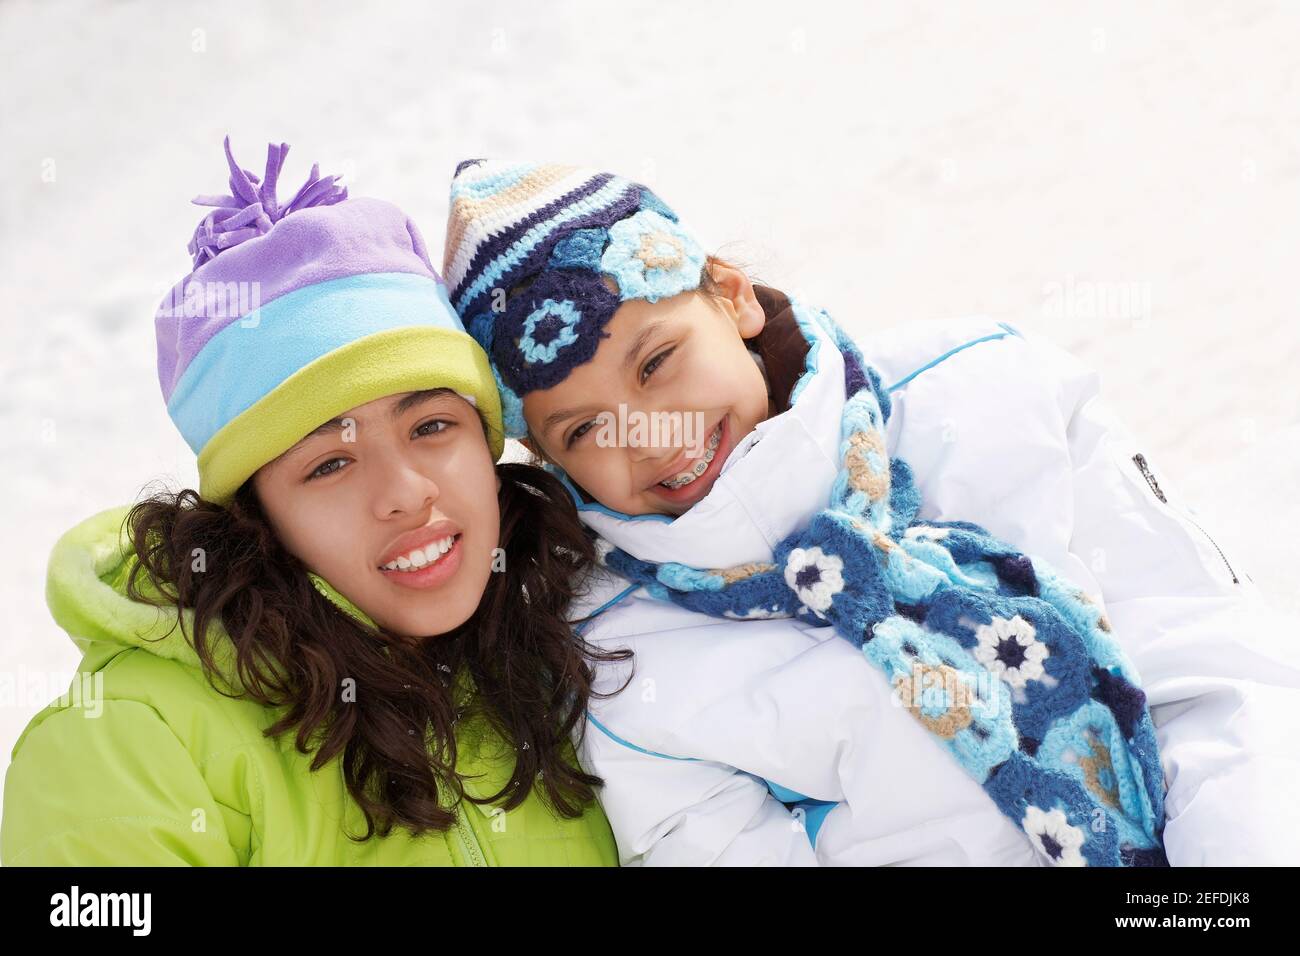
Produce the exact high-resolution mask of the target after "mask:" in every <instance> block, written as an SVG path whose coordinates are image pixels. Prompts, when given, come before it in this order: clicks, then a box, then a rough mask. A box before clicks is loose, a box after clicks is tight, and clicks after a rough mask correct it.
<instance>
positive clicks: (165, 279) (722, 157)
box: [0, 0, 1300, 770]
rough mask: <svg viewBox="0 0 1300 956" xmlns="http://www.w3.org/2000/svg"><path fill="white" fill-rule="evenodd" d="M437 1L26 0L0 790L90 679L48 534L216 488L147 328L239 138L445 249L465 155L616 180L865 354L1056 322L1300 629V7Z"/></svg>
mask: <svg viewBox="0 0 1300 956" xmlns="http://www.w3.org/2000/svg"><path fill="white" fill-rule="evenodd" d="M434 6H435V5H434V4H429V3H404V4H398V5H391V6H386V5H381V4H378V3H371V4H353V3H348V4H344V3H338V4H315V3H313V4H306V3H285V2H279V3H275V4H264V5H254V4H237V3H223V4H220V5H218V4H185V3H167V4H163V3H158V4H144V3H114V4H111V5H109V4H102V5H98V6H91V5H85V4H65V3H59V2H44V3H40V4H36V3H30V2H28V3H22V2H14V0H0V183H2V184H3V185H0V290H3V299H2V300H0V302H2V305H0V380H2V381H3V390H2V391H0V433H2V434H3V435H4V447H5V449H6V455H5V458H6V464H7V466H8V467H7V470H6V472H5V478H4V493H3V495H0V527H3V528H4V542H5V547H4V550H3V557H2V558H0V561H3V566H2V568H0V600H2V601H3V606H4V608H5V613H6V618H7V621H8V633H7V634H6V637H5V640H4V641H3V644H2V645H0V648H2V649H0V678H3V679H5V680H7V681H8V682H9V685H8V686H9V689H10V692H9V696H8V697H6V698H5V699H4V701H3V703H2V704H0V770H3V768H4V767H5V766H7V763H8V756H9V750H10V747H11V746H12V742H13V740H14V739H15V738H16V737H17V735H18V733H19V731H20V730H21V728H22V727H23V725H24V724H25V723H26V721H27V720H28V718H29V717H30V715H31V714H32V713H34V712H35V711H36V710H38V709H39V708H40V707H41V706H42V705H43V704H44V703H46V702H47V700H48V699H49V698H51V697H54V696H57V695H58V694H59V693H61V692H62V691H63V690H64V689H65V688H66V686H67V674H69V673H70V672H71V670H72V669H73V668H74V667H75V665H76V662H77V659H78V655H77V654H76V652H75V650H74V648H73V646H72V644H71V642H69V641H68V639H67V638H66V636H65V635H63V633H62V632H61V631H59V630H58V629H56V628H55V626H54V625H53V623H52V622H51V621H50V619H49V616H48V614H47V612H46V610H45V607H44V603H43V597H42V590H43V582H44V573H45V560H46V557H47V555H48V553H49V549H50V547H51V545H52V544H53V542H54V540H55V539H56V537H57V536H58V535H59V534H60V533H61V532H62V531H63V530H65V529H66V528H68V527H69V526H70V525H72V524H73V523H75V522H76V521H78V520H79V519H81V518H83V517H86V516H87V515H89V514H91V513H93V512H95V511H97V510H100V509H102V508H105V507H109V506H111V505H114V504H118V503H123V502H126V501H129V500H131V499H132V498H134V497H135V496H136V495H137V494H138V492H139V491H140V489H141V487H142V486H143V485H144V484H145V483H146V482H147V481H149V480H150V479H153V478H157V477H165V478H168V479H170V480H172V481H174V482H186V483H190V482H192V481H193V479H194V468H193V463H192V456H191V455H190V453H189V451H188V449H187V448H186V447H185V445H184V444H183V443H182V442H181V440H180V438H179V437H178V436H177V435H176V433H175V431H174V429H173V428H172V426H171V424H170V422H169V420H168V419H167V417H166V414H165V412H164V408H163V404H162V401H161V398H160V394H159V389H158V384H157V379H156V376H155V371H154V351H153V348H154V346H153V328H152V322H151V321H150V319H151V316H152V312H153V309H154V307H155V305H156V304H157V302H158V300H159V299H160V298H161V297H162V293H163V291H164V290H165V289H166V288H167V287H168V286H170V285H171V283H172V282H174V281H175V280H177V279H179V278H180V277H181V276H182V275H184V273H185V272H186V271H187V267H188V262H189V260H188V256H187V255H186V253H185V243H186V241H187V239H188V237H189V234H190V232H191V230H192V229H193V226H194V224H195V222H196V221H197V219H198V218H199V215H200V213H199V211H198V209H197V208H196V207H191V206H189V205H188V200H189V199H190V198H191V197H192V196H193V195H195V194H197V193H212V192H218V191H221V190H222V189H223V187H224V183H225V173H224V171H223V170H224V163H223V159H222V156H221V152H220V144H221V138H222V136H223V135H224V134H225V133H226V132H229V133H230V134H231V135H232V138H233V141H234V144H235V147H236V155H237V156H239V157H240V158H241V160H242V162H243V163H244V165H246V166H249V167H251V168H254V169H260V168H261V164H262V161H263V157H264V155H265V145H266V143H267V141H269V140H276V141H285V142H288V143H290V144H292V145H293V152H292V153H291V154H290V157H289V162H288V166H287V168H286V171H285V173H284V176H283V177H282V178H283V179H284V181H285V183H284V184H285V186H286V187H287V186H289V184H292V185H293V187H294V188H296V185H297V183H298V182H300V181H301V177H302V176H303V175H304V174H305V172H306V170H307V168H308V167H309V166H310V164H311V161H312V160H319V161H320V162H321V164H322V169H323V170H324V171H325V172H339V171H343V172H346V173H347V174H348V178H349V181H350V183H351V184H352V189H353V192H354V193H356V194H369V195H375V196H380V197H383V198H386V199H389V200H392V201H394V202H397V203H398V204H399V205H401V206H402V207H403V208H404V209H406V210H407V212H408V213H410V214H411V215H412V216H413V217H414V218H415V219H416V220H417V222H419V223H422V224H423V225H424V232H425V234H426V237H427V238H428V239H429V241H430V244H431V246H434V247H437V248H440V247H441V236H442V228H443V227H442V223H443V216H444V214H445V212H446V200H447V185H448V180H449V177H450V175H451V172H452V170H453V168H454V166H455V164H456V162H457V161H458V160H460V159H463V158H467V157H472V156H497V157H519V158H547V159H559V160H566V161H573V162H578V163H582V164H584V165H594V166H599V167H602V168H606V169H611V170H617V171H619V172H621V173H624V174H626V175H628V176H631V177H633V178H637V179H640V180H642V181H645V182H648V183H651V184H653V185H654V186H655V187H656V189H657V190H658V191H659V192H660V194H661V195H663V196H664V197H665V198H666V199H667V200H668V201H669V202H670V203H671V204H673V205H674V207H676V208H677V209H678V210H679V211H681V212H682V213H683V215H684V218H685V219H686V221H687V222H689V223H691V224H692V225H693V226H694V227H695V229H696V231H697V232H698V233H699V234H700V235H701V236H702V237H703V238H705V239H706V240H707V241H708V242H710V243H712V244H714V247H715V248H718V247H721V251H722V252H724V253H728V252H729V253H732V254H735V255H739V257H740V258H741V259H742V261H745V262H747V263H749V264H750V265H751V266H753V267H754V270H755V271H756V272H757V274H758V275H759V276H761V277H762V278H764V279H765V280H766V281H768V282H770V283H772V284H776V285H780V286H784V287H787V288H790V289H793V290H800V291H802V292H803V293H804V294H805V295H808V296H809V297H810V298H815V299H816V300H817V301H818V302H820V303H821V304H824V305H825V306H826V307H827V308H828V309H829V310H830V311H831V312H832V314H834V315H835V316H837V317H838V318H839V319H840V320H841V321H842V322H843V323H845V324H846V325H847V326H848V327H849V328H850V330H851V331H853V332H855V333H856V334H857V335H858V336H859V339H860V341H862V342H863V343H864V345H865V346H866V349H867V351H868V354H869V352H870V347H869V343H870V334H871V332H872V330H873V329H878V328H882V327H885V326H888V325H892V324H895V323H901V322H908V321H913V320H917V319H924V318H934V317H941V316H955V315H961V314H965V313H973V312H983V313H988V314H991V315H994V316H996V317H998V318H1000V319H1003V320H1006V321H1009V322H1012V323H1013V324H1016V325H1017V326H1019V327H1020V328H1022V329H1025V330H1027V331H1041V332H1043V333H1045V334H1047V335H1049V336H1050V337H1052V338H1053V339H1054V340H1056V341H1057V342H1059V343H1061V344H1062V345H1065V346H1067V347H1069V348H1071V349H1072V350H1074V351H1075V352H1077V354H1079V355H1080V356H1082V357H1083V358H1085V359H1086V360H1088V361H1089V362H1091V363H1092V364H1094V365H1095V366H1096V367H1097V368H1099V369H1100V370H1101V371H1102V376H1103V382H1104V386H1105V391H1106V393H1107V394H1108V395H1109V398H1110V400H1111V401H1112V402H1113V403H1114V404H1116V405H1117V406H1119V407H1120V408H1121V410H1122V412H1123V414H1124V416H1125V418H1126V419H1127V420H1128V422H1129V423H1130V424H1131V426H1132V427H1133V428H1134V430H1135V431H1136V432H1137V433H1138V434H1139V435H1141V436H1143V438H1144V441H1145V447H1146V448H1147V457H1148V458H1149V459H1150V460H1152V461H1153V462H1155V463H1156V464H1157V467H1158V468H1159V469H1160V470H1161V472H1162V474H1164V475H1167V476H1169V477H1170V479H1171V480H1170V481H1169V482H1168V483H1169V484H1170V485H1171V486H1173V487H1171V488H1170V489H1169V490H1170V491H1171V492H1172V493H1179V492H1181V497H1182V498H1183V499H1184V500H1185V501H1186V502H1189V503H1191V504H1193V506H1194V507H1195V508H1196V509H1197V512H1198V514H1199V515H1201V516H1202V518H1203V521H1202V523H1203V524H1207V526H1208V527H1211V528H1213V529H1214V531H1215V537H1216V538H1218V539H1220V544H1221V545H1224V547H1225V550H1228V551H1229V554H1230V555H1231V556H1232V557H1233V560H1234V564H1238V563H1239V564H1242V565H1243V566H1245V567H1246V568H1248V569H1249V570H1250V573H1251V575H1252V577H1253V578H1254V580H1255V581H1256V583H1258V584H1259V585H1260V586H1261V587H1263V588H1264V589H1265V590H1267V591H1270V592H1271V593H1272V594H1273V595H1274V597H1275V598H1276V599H1277V600H1278V601H1279V602H1280V603H1284V604H1286V605H1287V606H1289V607H1291V608H1293V609H1297V610H1300V584H1298V583H1297V580H1296V578H1295V577H1294V576H1293V575H1294V572H1292V571H1289V570H1287V568H1286V567H1285V565H1284V559H1287V558H1294V556H1295V550H1296V545H1295V543H1294V542H1295V540H1296V537H1297V534H1298V533H1300V499H1298V497H1297V494H1296V492H1297V491H1298V490H1300V385H1298V384H1297V371H1296V370H1297V368H1300V321H1297V318H1298V317H1297V312H1298V311H1300V310H1298V309H1297V303H1296V284H1295V279H1294V276H1295V272H1294V271H1293V270H1294V267H1295V261H1296V254H1297V240H1300V215H1298V214H1300V55H1298V54H1297V52H1296V50H1297V46H1296V37H1297V35H1298V34H1300V9H1297V8H1296V7H1294V6H1288V5H1286V4H1284V3H1263V2H1255V3H1251V2H1242V3H1237V4H1234V5H1232V6H1231V7H1227V6H1220V5H1217V4H1209V3H1179V4H1155V3H1151V4H1142V5H1141V6H1140V7H1139V6H1137V5H1134V4H1131V3H1125V2H1115V3H1075V4H1071V5H1070V6H1069V9H1068V10H1065V11H1060V10H1056V9H1052V11H1051V12H1050V13H1048V12H1047V8H1046V7H1044V6H1043V5H1042V4H1039V3H1033V2H1026V3H1010V4H1009V3H993V2H986V3H982V4H955V3H954V4H951V5H946V6H945V5H940V4H934V5H932V6H931V7H928V8H926V9H924V10H922V9H916V8H913V7H912V6H911V5H909V4H902V3H888V4H884V3H882V4H869V5H863V7H864V8H863V9H862V10H861V11H858V12H852V13H846V11H848V10H849V7H848V5H846V4H832V5H827V6H821V5H819V4H816V3H809V2H805V3H799V4H788V3H786V4H776V3H768V2H764V3H757V2H752V0H749V2H744V3H731V4H717V5H709V6H708V7H707V8H706V6H705V5H703V4H680V5H675V4H671V3H666V2H663V0H660V2H656V3H646V2H637V3H622V4H611V3H599V4H598V3H587V2H584V3H562V4H524V3H518V4H501V3H484V2H475V3H461V4H458V5H455V6H451V5H442V4H439V5H437V6H439V7H443V9H439V10H437V11H436V12H435V10H434V9H433V8H434ZM855 6H856V5H855ZM735 241H739V245H733V242H735ZM1287 263H1291V266H1290V267H1288V266H1287ZM1288 275H1290V276H1292V278H1291V279H1288V278H1287V276H1288ZM1225 542H1227V543H1226V544H1225ZM15 682H16V685H17V686H16V689H15V687H14V685H15ZM3 690H4V685H3V684H0V691H3ZM15 693H16V699H14V694H15Z"/></svg>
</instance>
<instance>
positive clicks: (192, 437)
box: [167, 272, 465, 454]
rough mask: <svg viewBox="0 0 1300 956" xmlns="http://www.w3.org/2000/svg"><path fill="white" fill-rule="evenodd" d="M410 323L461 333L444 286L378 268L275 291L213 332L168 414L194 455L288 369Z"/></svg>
mask: <svg viewBox="0 0 1300 956" xmlns="http://www.w3.org/2000/svg"><path fill="white" fill-rule="evenodd" d="M410 326H434V327H437V328H445V329H451V330H454V331H457V332H464V331H465V327H464V325H462V324H461V321H460V317H459V316H457V315H456V311H455V310H454V309H453V308H452V307H451V300H450V299H449V298H448V296H447V287H446V286H445V285H443V284H442V283H441V282H437V281H435V280H434V279H433V278H431V277H429V276H423V275H417V274H415V273H409V272H379V273H368V274H364V275H355V276H346V277H344V278H342V279H331V280H329V281H327V282H318V283H316V284H315V285H310V286H306V287H304V288H301V289H296V290H295V291H293V292H290V293H288V294H287V295H282V296H280V297H278V298H276V299H275V300H273V301H272V302H270V303H268V304H267V305H264V306H262V307H261V308H260V309H258V310H256V311H255V312H252V313H250V314H249V315H248V316H247V317H245V318H243V319H240V320H239V321H237V322H232V323H231V324H230V325H228V326H226V327H225V328H224V329H222V330H221V331H220V332H218V333H217V334H216V335H214V336H213V337H212V338H211V339H210V340H209V341H208V343H207V344H206V345H204V346H203V348H202V350H201V351H200V352H199V354H198V355H196V356H195V357H194V360H193V361H192V362H191V363H190V365H189V367H188V368H187V369H186V370H185V373H184V374H183V375H182V376H181V380H180V381H179V382H178V383H177V384H176V390H175V391H174V392H173V393H172V397H171V401H170V402H168V403H167V413H168V414H169V415H171V417H172V421H174V422H175V423H176V427H177V428H178V429H180V432H181V434H182V435H183V436H184V437H185V441H186V443H188V444H189V446H190V448H192V449H193V450H194V452H195V454H198V453H199V452H200V451H202V450H203V446H204V445H206V444H207V443H208V441H209V440H210V439H211V438H212V436H213V435H215V434H216V433H217V432H218V431H220V430H221V429H222V428H223V427H224V426H225V425H226V423H227V422H229V421H231V420H232V419H233V418H235V417H236V416H237V415H239V414H240V413H242V412H244V411H245V410H247V409H248V408H250V407H251V406H252V405H254V404H255V403H256V402H258V401H259V400H261V399H262V398H263V397H265V396H266V395H267V394H269V393H270V392H272V391H273V390H274V389H275V388H276V387H277V386H278V385H279V384H280V383H281V382H283V381H284V380H285V379H286V378H288V377H289V376H290V375H292V374H294V373H295V372H297V371H298V370H299V369H301V368H303V367H304V366H307V365H309V364H311V363H312V362H314V361H316V360H317V359H319V358H321V357H322V356H324V355H328V354H329V353H330V352H332V351H334V350H335V349H337V348H340V347H342V346H344V345H347V344H349V343H350V342H355V341H357V340H358V339H362V338H365V337H366V336H369V335H373V334H375V333H376V332H384V331H387V330H388V329H398V328H406V327H410Z"/></svg>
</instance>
